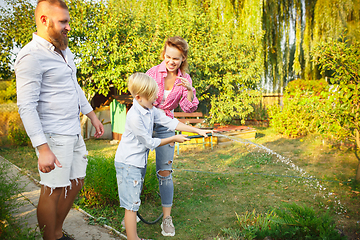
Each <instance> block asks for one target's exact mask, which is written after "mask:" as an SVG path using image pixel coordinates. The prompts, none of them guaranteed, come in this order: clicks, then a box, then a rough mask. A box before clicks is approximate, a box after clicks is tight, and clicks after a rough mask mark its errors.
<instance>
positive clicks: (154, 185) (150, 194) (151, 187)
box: [141, 158, 159, 200]
mask: <svg viewBox="0 0 360 240" xmlns="http://www.w3.org/2000/svg"><path fill="white" fill-rule="evenodd" d="M158 189H159V183H158V179H157V175H156V162H155V159H154V158H149V159H148V163H147V169H146V175H145V181H144V186H143V191H142V193H141V198H142V199H144V200H145V199H152V200H153V199H154V198H155V197H156V193H157V192H158Z"/></svg>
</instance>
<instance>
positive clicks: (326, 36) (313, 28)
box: [296, 0, 360, 79]
mask: <svg viewBox="0 0 360 240" xmlns="http://www.w3.org/2000/svg"><path fill="white" fill-rule="evenodd" d="M304 3H305V9H306V12H305V16H306V17H305V22H304V25H305V28H304V31H303V33H302V35H303V38H302V45H301V46H297V47H299V48H302V50H303V52H304V59H296V60H299V61H301V62H302V65H303V67H302V70H301V72H302V74H301V77H302V78H305V79H318V78H319V77H321V76H320V72H319V70H318V68H317V66H316V65H314V64H313V61H314V60H315V59H314V58H313V57H312V56H311V51H312V49H313V48H314V46H316V45H318V44H319V43H320V42H327V41H332V39H340V37H341V36H342V35H343V34H344V33H345V34H346V36H347V38H348V39H349V40H350V42H349V43H350V44H351V42H352V41H355V40H359V39H360V1H359V0H317V1H311V0H305V1H304Z"/></svg>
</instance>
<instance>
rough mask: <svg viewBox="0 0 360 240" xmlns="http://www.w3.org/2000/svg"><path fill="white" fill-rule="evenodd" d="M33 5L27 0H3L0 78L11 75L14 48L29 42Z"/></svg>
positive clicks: (0, 11) (0, 35)
mask: <svg viewBox="0 0 360 240" xmlns="http://www.w3.org/2000/svg"><path fill="white" fill-rule="evenodd" d="M33 16H34V6H33V5H31V4H30V2H29V1H28V0H5V2H4V6H3V7H1V8H0V79H3V80H6V79H9V78H10V77H11V76H12V75H13V71H12V69H11V66H12V64H13V61H14V59H15V56H14V51H13V50H14V49H15V48H21V47H22V46H24V45H25V44H26V43H28V42H30V40H31V34H32V33H33V32H35V22H34V20H33Z"/></svg>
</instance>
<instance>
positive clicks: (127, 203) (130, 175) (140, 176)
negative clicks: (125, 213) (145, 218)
mask: <svg viewBox="0 0 360 240" xmlns="http://www.w3.org/2000/svg"><path fill="white" fill-rule="evenodd" d="M115 169H116V178H117V184H118V193H119V199H120V207H122V208H125V209H127V210H131V211H134V212H137V211H138V210H139V207H140V204H141V200H140V194H141V190H142V185H143V182H144V177H145V171H146V168H138V167H135V166H132V165H128V164H125V163H121V162H115Z"/></svg>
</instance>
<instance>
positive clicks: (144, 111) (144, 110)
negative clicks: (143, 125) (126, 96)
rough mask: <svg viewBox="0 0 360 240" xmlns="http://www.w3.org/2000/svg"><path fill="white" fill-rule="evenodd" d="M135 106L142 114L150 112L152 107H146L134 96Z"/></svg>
mask: <svg viewBox="0 0 360 240" xmlns="http://www.w3.org/2000/svg"><path fill="white" fill-rule="evenodd" d="M133 106H134V107H135V109H136V110H138V111H139V112H140V113H141V114H142V115H145V114H148V113H149V112H150V109H145V108H144V107H143V106H141V105H140V103H138V101H137V100H136V99H135V98H134V99H133Z"/></svg>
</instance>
